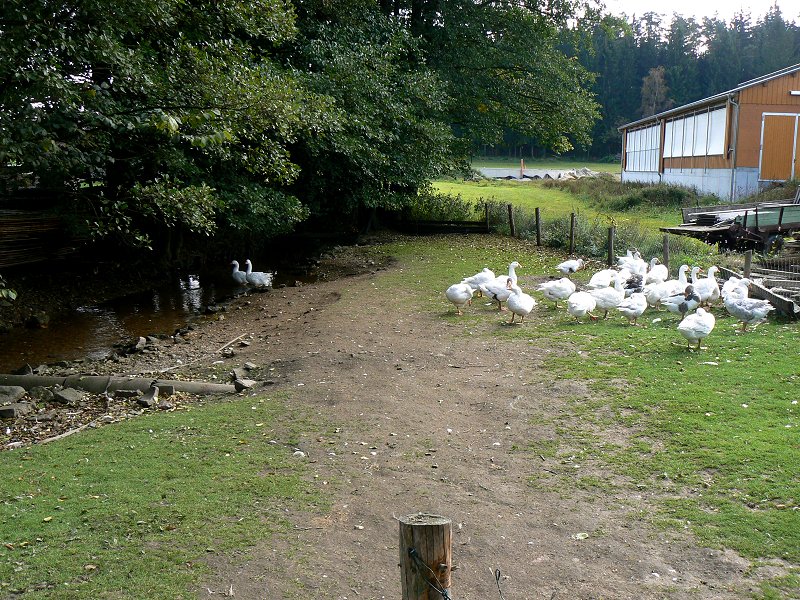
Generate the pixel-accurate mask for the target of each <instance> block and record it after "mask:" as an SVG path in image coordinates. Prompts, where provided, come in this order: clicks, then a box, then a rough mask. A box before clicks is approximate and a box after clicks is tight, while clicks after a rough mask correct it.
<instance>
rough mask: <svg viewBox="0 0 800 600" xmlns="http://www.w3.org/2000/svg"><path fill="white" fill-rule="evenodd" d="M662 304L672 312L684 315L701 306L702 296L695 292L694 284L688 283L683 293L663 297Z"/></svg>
mask: <svg viewBox="0 0 800 600" xmlns="http://www.w3.org/2000/svg"><path fill="white" fill-rule="evenodd" d="M661 305H662V306H664V307H666V309H667V310H668V311H670V312H674V313H679V314H680V315H681V316H684V315H686V313H689V312H691V311H693V310H694V309H695V308H697V307H698V306H700V296H698V295H697V294H695V293H694V286H692V285H687V286H686V289H685V290H684V291H683V293H681V294H675V295H674V296H668V297H667V298H663V299H662V300H661Z"/></svg>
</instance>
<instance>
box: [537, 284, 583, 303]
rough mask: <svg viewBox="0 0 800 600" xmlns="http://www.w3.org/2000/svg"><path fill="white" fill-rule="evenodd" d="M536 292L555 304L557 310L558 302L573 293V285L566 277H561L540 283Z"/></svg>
mask: <svg viewBox="0 0 800 600" xmlns="http://www.w3.org/2000/svg"><path fill="white" fill-rule="evenodd" d="M536 291H537V292H542V294H544V297H545V298H547V299H548V300H552V301H553V302H555V303H556V305H555V308H558V301H559V300H566V299H567V298H569V297H570V295H571V294H573V293H575V284H574V283H572V281H570V280H569V279H567V278H566V277H562V278H561V279H554V280H553V281H545V282H543V283H541V284H540V285H539V287H538V288H536Z"/></svg>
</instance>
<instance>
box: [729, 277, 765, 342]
mask: <svg viewBox="0 0 800 600" xmlns="http://www.w3.org/2000/svg"><path fill="white" fill-rule="evenodd" d="M749 286H750V280H749V279H746V278H745V279H740V280H739V285H738V286H737V287H736V288H734V289H732V290H730V291H728V292H727V293H726V295H725V308H726V309H727V311H728V312H729V313H730V314H731V315H733V316H734V317H736V318H737V319H739V321H741V322H742V331H747V326H748V325H752V326H753V327H755V326H756V325H758V324H759V323H763V322H764V321H766V319H767V315H768V314H769V313H770V311H773V310H775V307H774V306H772V304H770V303H769V302H768V301H767V300H759V299H758V298H749V297H748V296H747V294H748V287H749Z"/></svg>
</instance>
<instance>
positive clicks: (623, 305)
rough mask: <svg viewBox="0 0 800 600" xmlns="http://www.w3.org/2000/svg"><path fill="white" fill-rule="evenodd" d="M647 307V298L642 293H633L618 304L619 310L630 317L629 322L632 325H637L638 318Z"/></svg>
mask: <svg viewBox="0 0 800 600" xmlns="http://www.w3.org/2000/svg"><path fill="white" fill-rule="evenodd" d="M646 309H647V298H645V296H644V294H641V293H636V294H631V295H630V296H629V297H628V298H625V300H623V301H622V302H620V303H619V306H617V310H618V311H619V312H621V313H622V314H623V315H625V316H626V317H627V318H628V322H629V323H630V324H631V325H636V320H637V319H638V318H639V317H641V316H642V314H643V313H644V311H645V310H646Z"/></svg>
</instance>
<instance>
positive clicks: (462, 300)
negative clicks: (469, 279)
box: [444, 281, 475, 315]
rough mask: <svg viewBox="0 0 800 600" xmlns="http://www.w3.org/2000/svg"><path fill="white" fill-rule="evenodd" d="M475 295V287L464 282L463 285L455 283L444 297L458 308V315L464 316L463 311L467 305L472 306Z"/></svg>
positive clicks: (446, 291)
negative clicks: (473, 295)
mask: <svg viewBox="0 0 800 600" xmlns="http://www.w3.org/2000/svg"><path fill="white" fill-rule="evenodd" d="M474 293H475V290H474V289H473V287H472V286H471V285H470V284H468V283H464V282H463V281H462V282H461V283H454V284H453V285H451V286H450V287H449V288H447V290H445V292H444V295H445V297H446V298H447V299H448V300H449V301H450V302H452V303H453V306H455V307H456V314H457V315H463V314H464V313H463V312H462V310H463V309H464V307H465V306H466V305H467V304H472V294H474Z"/></svg>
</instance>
